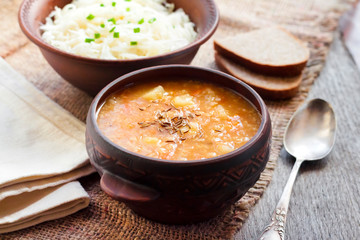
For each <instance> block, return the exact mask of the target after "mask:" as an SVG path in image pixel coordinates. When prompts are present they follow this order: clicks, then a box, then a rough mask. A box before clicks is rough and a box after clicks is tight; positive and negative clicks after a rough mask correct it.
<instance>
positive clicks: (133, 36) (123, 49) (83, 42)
mask: <svg viewBox="0 0 360 240" xmlns="http://www.w3.org/2000/svg"><path fill="white" fill-rule="evenodd" d="M174 8H175V6H174V4H170V3H167V2H166V1H163V0H74V1H73V2H72V3H70V4H67V5H66V6H64V7H63V8H62V9H60V8H58V7H55V10H54V11H52V12H51V13H50V15H49V16H48V17H47V18H46V23H45V24H44V25H42V26H41V30H42V31H43V33H42V37H43V39H44V40H45V41H46V42H47V43H49V44H50V45H53V46H54V47H56V48H59V49H61V50H63V51H66V52H68V53H72V54H76V55H80V56H84V57H90V58H99V59H136V58H142V57H151V56H156V55H160V54H163V53H166V52H171V51H174V50H176V49H179V48H182V47H184V46H186V45H188V44H189V43H191V42H193V41H194V40H195V38H196V35H197V33H196V31H195V24H194V23H192V22H191V21H190V19H189V16H188V15H187V14H185V12H184V11H183V10H182V9H177V10H174Z"/></svg>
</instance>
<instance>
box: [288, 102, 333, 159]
mask: <svg viewBox="0 0 360 240" xmlns="http://www.w3.org/2000/svg"><path fill="white" fill-rule="evenodd" d="M335 129H336V120H335V114H334V111H333V109H332V107H331V105H330V104H329V103H327V102H326V101H324V100H322V99H314V100H312V101H310V102H309V103H307V104H305V105H303V106H302V107H301V108H299V109H298V110H297V111H296V113H295V114H294V115H293V117H292V118H291V119H290V122H289V124H288V126H287V128H286V131H285V132H286V133H285V136H284V147H285V149H286V151H287V152H288V153H290V154H291V155H293V156H294V157H296V158H299V159H303V160H307V161H309V160H319V159H322V158H324V157H325V156H326V155H328V154H329V153H330V151H331V149H332V147H333V145H334V142H335Z"/></svg>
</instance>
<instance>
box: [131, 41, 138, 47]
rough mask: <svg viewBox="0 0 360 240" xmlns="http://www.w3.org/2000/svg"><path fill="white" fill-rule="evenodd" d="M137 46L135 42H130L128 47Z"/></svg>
mask: <svg viewBox="0 0 360 240" xmlns="http://www.w3.org/2000/svg"><path fill="white" fill-rule="evenodd" d="M137 44H138V42H136V41H131V42H130V45H131V46H135V45H137Z"/></svg>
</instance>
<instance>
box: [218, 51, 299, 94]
mask: <svg viewBox="0 0 360 240" xmlns="http://www.w3.org/2000/svg"><path fill="white" fill-rule="evenodd" d="M215 62H216V64H217V66H218V67H219V68H220V70H222V71H224V72H227V73H229V74H231V75H233V76H234V77H236V78H238V79H239V80H241V81H243V82H245V83H246V84H248V85H250V86H251V87H252V88H254V90H255V91H256V92H258V93H259V95H260V96H262V97H263V98H264V99H268V100H283V99H288V98H291V97H293V96H295V95H296V93H297V92H298V89H299V86H300V84H301V79H302V75H301V74H299V75H298V76H296V77H291V78H288V79H287V78H284V77H278V78H277V77H273V76H271V78H272V79H274V78H277V80H278V82H280V86H279V87H269V82H268V81H267V80H259V78H258V82H257V83H254V82H253V81H252V79H251V78H253V79H254V78H255V77H254V76H253V77H248V78H247V77H244V76H243V74H241V72H246V71H248V72H249V73H251V74H253V75H259V74H258V73H254V72H252V71H251V70H247V69H245V68H244V67H242V66H241V65H239V64H237V63H235V62H233V61H232V60H231V59H229V58H226V57H223V56H221V55H220V54H219V53H217V52H215ZM245 75H246V74H245ZM264 77H266V76H264ZM269 81H271V80H269Z"/></svg>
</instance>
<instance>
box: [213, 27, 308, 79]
mask: <svg viewBox="0 0 360 240" xmlns="http://www.w3.org/2000/svg"><path fill="white" fill-rule="evenodd" d="M274 29H275V30H277V31H279V30H280V31H282V32H283V33H285V34H286V35H287V36H289V37H290V39H291V40H292V41H294V42H298V43H299V46H301V47H302V48H303V50H304V51H307V52H308V51H309V50H308V49H307V48H306V47H305V46H303V44H302V42H301V41H300V40H299V39H298V38H297V37H295V36H294V35H292V34H291V33H289V32H288V31H286V30H285V29H283V28H281V27H276V28H274ZM258 31H261V29H259V30H258ZM230 38H233V41H234V45H232V46H231V45H230V46H228V45H225V44H224V43H221V41H220V40H214V49H215V50H216V51H217V52H218V53H220V54H221V56H224V57H226V58H228V59H231V60H233V61H234V62H236V63H239V64H241V65H242V66H244V67H246V68H248V69H250V70H252V71H254V72H256V73H261V74H264V75H269V76H281V77H292V76H297V75H299V74H301V72H302V70H303V69H304V68H305V66H306V63H307V61H308V59H309V52H308V53H307V58H305V59H304V60H303V61H299V62H297V63H292V64H286V65H271V64H263V63H259V62H256V61H254V60H252V59H249V58H247V57H244V56H242V54H241V53H238V52H237V49H236V44H241V41H240V42H239V41H237V38H236V36H233V37H230ZM254 41H256V39H254ZM277 47H281V46H277Z"/></svg>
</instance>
